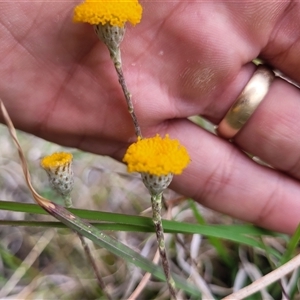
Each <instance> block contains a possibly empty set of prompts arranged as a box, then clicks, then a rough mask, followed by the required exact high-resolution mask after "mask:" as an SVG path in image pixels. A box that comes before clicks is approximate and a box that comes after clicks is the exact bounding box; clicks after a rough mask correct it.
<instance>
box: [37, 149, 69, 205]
mask: <svg viewBox="0 0 300 300" xmlns="http://www.w3.org/2000/svg"><path fill="white" fill-rule="evenodd" d="M72 161H73V155H72V154H71V153H67V152H56V153H53V154H52V155H48V156H45V157H44V158H43V159H42V160H41V166H42V168H43V169H44V170H45V171H46V172H47V174H48V178H49V182H50V184H51V186H52V188H53V189H54V190H56V191H57V192H58V193H59V194H60V195H61V196H62V197H63V199H64V201H65V204H66V207H71V206H72V201H71V192H72V190H73V186H74V173H73V169H72Z"/></svg>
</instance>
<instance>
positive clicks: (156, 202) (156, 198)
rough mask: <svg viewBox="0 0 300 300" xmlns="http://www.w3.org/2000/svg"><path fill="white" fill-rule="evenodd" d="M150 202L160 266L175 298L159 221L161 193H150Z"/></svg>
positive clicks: (173, 284)
mask: <svg viewBox="0 0 300 300" xmlns="http://www.w3.org/2000/svg"><path fill="white" fill-rule="evenodd" d="M151 204H152V213H153V218H152V221H153V223H154V226H155V232H156V238H157V243H158V250H159V254H160V259H161V263H162V267H163V270H164V273H165V276H166V280H167V284H168V288H169V291H170V294H171V298H172V299H176V290H175V282H174V280H173V278H172V276H171V271H170V265H169V261H168V257H167V253H166V247H165V239H164V230H163V226H162V221H161V205H162V193H160V194H157V195H152V196H151Z"/></svg>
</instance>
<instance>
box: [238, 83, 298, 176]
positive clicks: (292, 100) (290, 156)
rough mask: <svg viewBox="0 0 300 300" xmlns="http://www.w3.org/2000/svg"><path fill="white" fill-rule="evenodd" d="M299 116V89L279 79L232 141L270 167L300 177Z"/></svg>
mask: <svg viewBox="0 0 300 300" xmlns="http://www.w3.org/2000/svg"><path fill="white" fill-rule="evenodd" d="M299 116H300V91H299V89H298V88H296V87H295V86H293V85H291V84H290V83H288V82H286V81H284V80H282V79H279V78H278V79H276V80H275V81H274V82H273V84H272V85H271V87H270V90H269V92H268V94H267V95H266V97H265V98H264V100H263V102H262V103H261V104H260V106H259V107H258V108H257V110H256V111H255V112H254V114H253V115H252V116H251V118H250V119H249V121H248V122H247V123H246V125H245V126H244V127H243V128H242V129H241V130H240V132H239V133H238V134H237V136H236V137H235V138H234V141H235V143H236V144H237V145H238V146H239V147H241V148H243V149H244V150H246V151H248V152H250V153H252V154H255V155H257V156H259V157H260V158H261V159H262V160H264V161H266V162H268V163H269V164H271V165H272V166H273V167H275V168H277V169H279V170H281V171H284V172H286V173H287V174H289V175H291V176H293V177H295V178H297V179H300V135H299V133H300V118H299Z"/></svg>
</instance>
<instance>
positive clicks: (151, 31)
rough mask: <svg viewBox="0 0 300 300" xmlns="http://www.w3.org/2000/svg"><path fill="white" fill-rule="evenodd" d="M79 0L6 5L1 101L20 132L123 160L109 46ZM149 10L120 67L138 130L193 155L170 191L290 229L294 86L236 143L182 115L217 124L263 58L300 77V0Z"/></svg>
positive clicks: (270, 100)
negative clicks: (82, 15) (81, 11)
mask: <svg viewBox="0 0 300 300" xmlns="http://www.w3.org/2000/svg"><path fill="white" fill-rule="evenodd" d="M77 3H78V1H71V0H70V1H62V2H46V1H41V2H30V1H29V2H19V3H18V2H17V3H15V2H14V3H12V2H1V3H0V11H1V12H2V13H1V16H0V36H1V47H0V77H1V80H0V97H1V99H2V100H3V102H4V103H5V105H6V107H7V109H8V112H9V113H10V115H11V117H12V119H13V122H14V124H15V126H16V127H17V128H20V129H22V130H24V131H27V132H30V133H33V134H35V135H37V136H40V137H42V138H45V139H47V140H51V141H54V142H56V143H60V144H62V145H67V146H73V147H77V148H80V149H83V150H85V151H90V152H93V153H98V154H102V155H109V156H112V157H114V158H116V159H119V160H121V159H122V156H123V155H124V152H125V150H126V148H127V147H128V145H129V143H130V142H133V141H135V136H134V129H133V126H132V123H131V119H130V116H129V114H128V112H127V108H126V104H125V100H124V98H123V95H122V92H121V89H120V86H119V85H118V82H117V78H116V74H115V71H114V69H113V66H112V63H111V61H110V59H109V55H108V51H107V49H106V48H105V46H104V45H103V44H102V43H101V42H100V41H99V40H98V39H97V37H96V36H95V34H94V33H93V29H92V28H91V26H90V25H88V24H74V23H72V10H73V8H74V6H75V4H77ZM142 5H143V7H144V13H143V18H142V22H141V23H140V24H138V25H137V26H136V27H132V26H130V25H129V26H128V27H127V32H126V36H125V39H124V41H123V43H122V53H123V69H124V73H125V76H126V80H127V84H128V87H129V90H130V91H131V93H132V94H133V102H134V105H135V110H136V114H137V117H138V119H139V122H140V125H141V128H142V132H143V135H144V136H153V135H155V134H156V133H160V134H161V135H164V134H166V133H169V134H170V136H171V137H172V138H177V139H179V140H180V141H181V143H182V144H183V145H185V146H186V147H187V149H188V151H189V153H190V156H191V163H190V165H189V166H188V168H187V169H186V170H185V171H184V172H183V174H182V175H180V176H175V178H174V181H173V183H172V188H173V189H174V190H176V191H178V192H179V193H182V194H184V195H187V196H189V197H192V198H193V199H195V200H196V201H198V202H200V203H202V204H203V205H205V206H207V207H210V208H212V209H214V210H217V211H220V212H223V213H226V214H229V215H231V216H234V217H236V218H239V219H242V220H245V221H249V222H252V223H255V224H257V225H260V226H262V227H265V228H269V229H273V230H277V231H281V232H286V233H292V232H293V231H294V230H295V228H296V226H297V225H298V222H299V220H300V200H299V199H298V197H297V195H299V193H300V184H299V182H298V180H299V178H300V165H299V164H300V138H299V132H300V121H299V116H300V92H299V90H298V89H297V88H296V87H294V86H292V85H291V84H289V83H287V82H286V81H284V80H282V79H279V78H277V79H276V80H275V81H274V82H273V84H272V86H271V88H270V90H269V93H268V95H267V96H266V97H265V99H264V100H263V102H262V103H261V105H260V106H259V107H258V109H257V110H256V111H255V113H254V114H253V115H252V117H251V118H250V120H249V122H248V123H247V124H246V125H245V126H244V127H243V129H242V130H241V131H240V132H239V133H238V135H237V136H236V138H235V142H234V144H232V143H229V142H228V141H226V140H224V139H221V138H220V137H217V136H214V135H212V134H210V133H208V132H206V131H204V130H202V129H201V128H199V127H198V126H196V125H194V124H193V123H191V122H190V121H188V120H187V117H189V116H192V115H197V114H199V115H202V116H204V117H206V118H207V119H208V120H210V121H212V122H214V123H215V124H218V123H219V122H220V121H221V120H222V118H223V117H224V115H225V114H226V112H227V111H228V109H229V108H230V106H231V105H232V104H233V103H234V101H235V99H236V98H237V96H238V94H239V93H240V92H241V91H242V89H243V88H244V86H245V85H246V84H247V82H248V80H249V79H250V78H251V76H252V74H253V72H254V70H255V67H254V66H253V65H252V64H251V60H252V59H254V58H255V57H257V56H259V57H261V58H263V59H265V61H266V62H267V63H268V64H269V65H271V66H272V67H274V68H277V69H278V70H280V71H282V72H284V73H285V74H286V75H287V76H289V77H290V78H291V79H293V80H295V81H298V82H300V59H299V53H300V32H299V26H300V19H299V13H300V3H297V2H294V1H286V2H275V1H274V2H270V1H253V2H244V1H240V2H227V1H224V3H222V2H220V1H207V2H202V1H172V2H160V3H159V9H158V6H157V5H158V4H157V3H155V2H153V3H151V1H150V2H145V3H142ZM2 121H3V120H2ZM240 149H244V150H246V151H248V152H250V153H252V154H254V155H257V156H259V157H260V158H261V159H263V160H265V161H266V162H268V163H269V164H271V165H272V166H274V167H275V168H276V170H272V169H268V168H265V167H262V166H259V165H257V164H256V163H254V162H253V161H251V160H250V159H248V158H247V157H246V156H245V154H243V153H242V152H241V150H240Z"/></svg>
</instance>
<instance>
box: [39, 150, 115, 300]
mask: <svg viewBox="0 0 300 300" xmlns="http://www.w3.org/2000/svg"><path fill="white" fill-rule="evenodd" d="M72 162H73V155H72V154H71V153H68V152H55V153H53V154H51V155H48V156H45V157H44V158H43V159H42V160H41V167H42V168H43V169H44V170H45V171H46V172H47V174H48V178H49V182H50V184H51V186H52V188H53V189H54V190H55V191H57V192H58V193H59V194H60V196H62V197H63V199H64V202H65V206H66V207H67V208H71V207H72V206H73V205H72V198H71V192H72V190H73V186H74V172H73V169H72ZM77 236H78V237H79V239H80V242H81V244H82V247H83V249H84V251H85V254H86V257H87V259H88V261H89V263H90V264H91V266H92V267H93V270H94V273H95V276H96V278H97V281H98V284H99V286H100V288H101V289H102V291H103V292H104V293H105V295H106V297H107V299H110V297H109V295H108V294H107V292H106V288H105V284H104V282H103V280H102V277H101V275H100V271H99V270H98V267H97V265H96V263H95V260H94V258H93V256H92V253H91V250H90V247H89V246H88V244H87V243H86V241H85V239H84V237H83V236H82V235H81V234H80V233H78V232H77Z"/></svg>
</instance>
